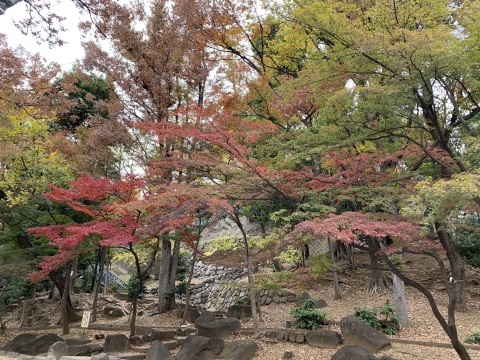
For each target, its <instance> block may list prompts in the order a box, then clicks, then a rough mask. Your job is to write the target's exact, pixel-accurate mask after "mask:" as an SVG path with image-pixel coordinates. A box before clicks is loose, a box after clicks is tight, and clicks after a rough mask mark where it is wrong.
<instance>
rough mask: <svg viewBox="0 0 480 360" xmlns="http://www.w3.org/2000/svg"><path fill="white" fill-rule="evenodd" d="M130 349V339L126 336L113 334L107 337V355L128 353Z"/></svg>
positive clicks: (104, 346)
mask: <svg viewBox="0 0 480 360" xmlns="http://www.w3.org/2000/svg"><path fill="white" fill-rule="evenodd" d="M129 349H130V342H129V341H128V337H127V336H126V335H124V334H112V335H107V336H105V344H104V345H103V351H105V352H106V353H119V352H126V351H128V350H129Z"/></svg>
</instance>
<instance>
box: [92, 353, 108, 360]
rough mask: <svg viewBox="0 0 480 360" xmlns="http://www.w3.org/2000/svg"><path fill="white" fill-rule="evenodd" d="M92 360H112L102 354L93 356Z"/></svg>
mask: <svg viewBox="0 0 480 360" xmlns="http://www.w3.org/2000/svg"><path fill="white" fill-rule="evenodd" d="M90 360H110V356H109V355H108V354H106V353H100V354H97V355H93V356H92V358H91V359H90Z"/></svg>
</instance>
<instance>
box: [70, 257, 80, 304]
mask: <svg viewBox="0 0 480 360" xmlns="http://www.w3.org/2000/svg"><path fill="white" fill-rule="evenodd" d="M77 267H78V258H76V259H74V260H73V264H72V276H71V279H70V286H69V287H68V289H69V291H70V295H73V293H74V288H75V279H76V278H77Z"/></svg>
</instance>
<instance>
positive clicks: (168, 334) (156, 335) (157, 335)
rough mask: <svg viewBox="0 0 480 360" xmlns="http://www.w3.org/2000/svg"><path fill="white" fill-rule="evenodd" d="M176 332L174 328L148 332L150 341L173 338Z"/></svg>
mask: <svg viewBox="0 0 480 360" xmlns="http://www.w3.org/2000/svg"><path fill="white" fill-rule="evenodd" d="M175 335H176V333H175V330H155V329H154V330H153V331H152V333H151V334H150V338H151V339H152V340H151V341H155V340H160V341H167V340H173V338H174V337H175Z"/></svg>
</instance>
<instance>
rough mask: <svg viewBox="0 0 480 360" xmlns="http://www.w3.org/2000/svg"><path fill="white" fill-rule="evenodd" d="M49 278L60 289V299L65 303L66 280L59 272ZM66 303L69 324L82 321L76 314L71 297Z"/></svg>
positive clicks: (54, 272) (55, 271)
mask: <svg viewBox="0 0 480 360" xmlns="http://www.w3.org/2000/svg"><path fill="white" fill-rule="evenodd" d="M48 276H49V278H50V280H52V282H53V283H54V284H55V286H56V287H57V288H58V291H59V292H60V297H61V298H62V301H63V294H64V290H65V279H63V277H62V275H61V274H60V271H59V270H54V271H52V272H51V273H50V274H49V275H48ZM67 293H68V291H67ZM65 301H66V305H65V306H66V309H67V312H68V320H69V322H75V321H78V320H80V319H81V318H82V317H81V316H80V315H79V314H77V313H76V312H75V308H74V307H73V304H72V299H71V298H70V295H69V296H67V298H66V300H65Z"/></svg>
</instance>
